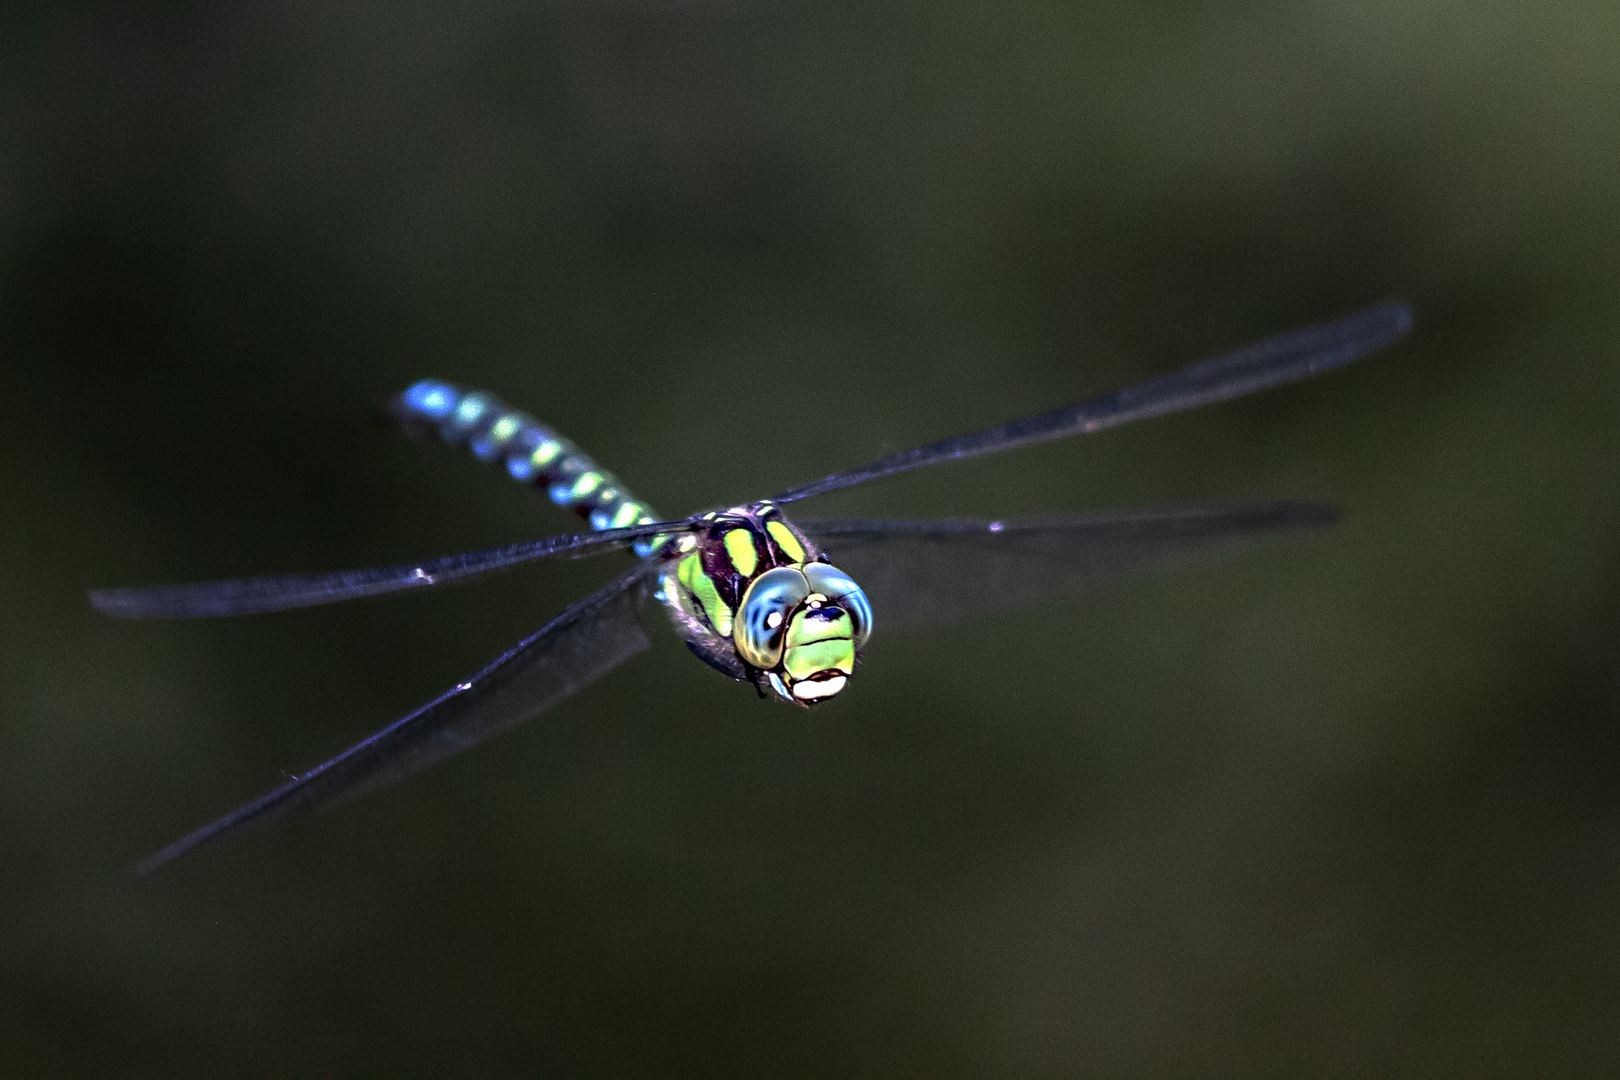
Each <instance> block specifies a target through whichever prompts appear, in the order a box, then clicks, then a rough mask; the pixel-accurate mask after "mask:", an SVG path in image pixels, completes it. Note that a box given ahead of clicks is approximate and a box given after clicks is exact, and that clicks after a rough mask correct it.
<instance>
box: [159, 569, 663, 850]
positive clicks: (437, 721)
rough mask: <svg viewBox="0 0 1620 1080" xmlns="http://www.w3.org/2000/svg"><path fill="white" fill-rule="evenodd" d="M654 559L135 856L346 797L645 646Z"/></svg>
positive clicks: (416, 766)
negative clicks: (382, 723)
mask: <svg viewBox="0 0 1620 1080" xmlns="http://www.w3.org/2000/svg"><path fill="white" fill-rule="evenodd" d="M656 570H657V564H656V563H655V562H653V561H651V560H649V561H645V562H642V563H640V564H638V565H637V566H636V567H635V568H633V569H631V570H629V571H627V572H625V573H624V574H621V575H620V576H619V577H618V578H616V579H614V580H613V581H611V582H609V583H608V584H607V585H605V586H603V587H602V588H600V589H598V590H597V591H596V592H594V593H592V594H591V595H590V596H588V597H586V598H585V599H584V600H581V601H580V602H578V603H577V604H574V605H572V606H571V607H569V608H568V609H567V610H566V611H564V612H563V613H562V614H561V615H559V616H557V617H556V618H555V619H553V620H551V622H549V623H547V624H546V625H545V626H543V627H541V628H540V630H538V631H537V632H535V633H534V634H533V635H532V636H530V637H528V638H525V639H524V640H523V641H520V642H519V643H518V644H517V645H515V646H513V647H512V648H511V649H509V650H508V651H507V652H506V653H505V655H503V656H501V657H500V658H499V659H497V660H496V661H495V662H494V663H492V664H490V665H489V666H488V667H486V668H484V670H482V671H480V672H479V673H478V674H476V675H474V676H473V677H472V678H471V679H468V680H467V681H466V682H463V683H460V684H458V685H457V686H455V687H454V688H452V689H451V690H449V691H447V692H446V693H444V694H442V695H440V696H439V697H438V698H436V699H434V700H433V701H430V702H428V703H427V704H426V705H423V706H422V707H421V708H419V709H417V710H416V711H415V712H413V713H411V714H410V715H408V716H406V717H404V718H403V719H401V720H397V721H395V722H394V723H392V724H390V725H389V726H388V727H385V728H383V729H382V730H381V731H379V732H377V733H376V734H375V735H372V736H371V737H369V738H367V739H365V740H363V741H361V742H359V743H356V744H355V745H354V746H351V747H349V749H347V750H345V751H343V753H341V754H339V755H338V756H337V757H335V758H333V759H331V760H330V761H328V762H326V763H325V764H323V765H318V766H316V767H315V768H313V769H311V770H310V771H309V772H307V773H304V774H303V775H301V776H295V777H293V778H292V779H291V780H289V781H287V782H286V783H285V784H282V785H281V786H280V787H278V788H276V789H275V790H274V791H271V792H269V793H268V794H266V795H264V796H262V797H260V798H258V799H255V800H254V801H252V802H250V803H247V804H246V805H244V806H241V807H238V808H237V809H236V810H233V811H231V812H230V813H229V814H226V815H225V816H224V817H222V818H220V819H219V820H217V821H215V822H213V823H211V824H209V825H205V826H204V827H202V828H201V829H198V830H197V831H196V832H194V833H191V834H190V835H189V836H185V837H183V838H181V839H180V840H177V841H176V842H174V843H173V844H170V845H169V846H168V847H166V848H164V849H163V850H162V851H160V852H158V853H157V854H155V855H153V856H151V857H150V858H148V859H146V860H145V861H144V862H142V863H141V864H140V865H139V866H138V867H137V868H136V869H137V872H138V873H140V874H147V873H150V872H152V871H153V870H156V869H157V868H158V867H160V866H162V865H164V864H165V863H168V862H170V861H172V860H174V859H176V858H179V857H180V856H181V855H184V854H185V853H186V852H188V851H190V850H191V849H192V848H195V847H197V846H198V845H199V844H203V843H206V842H207V841H209V840H212V839H214V838H215V837H217V836H220V835H222V834H224V833H227V832H230V831H232V830H234V829H236V828H238V827H239V826H242V825H246V824H248V823H250V822H253V823H262V822H269V821H275V820H279V819H281V818H286V817H291V816H292V815H294V814H298V813H302V812H304V811H306V810H316V809H321V808H324V807H327V806H332V805H334V804H337V803H341V802H346V801H348V800H349V799H352V798H355V797H357V796H359V795H362V794H364V793H366V792H368V791H371V790H373V789H375V788H379V787H383V786H385V785H387V784H392V783H394V782H395V781H398V780H403V779H405V778H406V777H408V776H410V775H412V774H413V773H417V772H420V771H421V770H423V769H425V768H427V767H428V766H430V765H433V764H435V763H437V762H439V761H442V760H443V759H445V758H447V757H450V756H451V755H453V754H458V753H460V752H461V751H463V750H466V749H467V748H469V747H471V746H474V745H476V744H477V743H480V742H483V741H484V740H485V739H488V738H489V737H491V736H493V735H498V734H500V733H501V732H503V731H506V730H508V729H510V728H513V727H516V726H517V725H519V724H521V723H523V722H524V721H527V720H531V719H533V718H534V717H536V716H538V715H540V714H541V713H543V712H545V711H546V710H547V709H549V708H551V707H552V706H554V705H556V704H558V703H559V702H561V701H563V700H564V699H566V698H568V697H570V696H571V695H573V694H576V693H578V692H579V691H580V690H582V689H584V688H585V687H586V686H589V685H590V684H591V683H593V682H595V681H596V680H597V679H599V678H601V677H602V676H603V675H606V674H607V673H608V672H609V671H611V670H613V668H615V667H617V666H618V665H619V664H621V663H623V662H624V661H626V660H628V659H630V658H631V657H632V656H635V655H636V654H638V653H640V652H642V651H643V650H644V649H646V648H647V647H648V646H649V644H650V641H649V639H648V637H647V633H646V630H645V629H644V628H643V626H642V624H641V619H640V609H641V606H642V603H643V600H644V599H645V596H646V585H647V582H648V581H649V580H650V579H651V577H652V575H653V573H654V572H655V571H656Z"/></svg>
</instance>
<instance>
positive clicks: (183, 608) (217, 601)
mask: <svg viewBox="0 0 1620 1080" xmlns="http://www.w3.org/2000/svg"><path fill="white" fill-rule="evenodd" d="M689 528H690V525H689V524H688V523H686V522H678V521H677V522H659V523H657V524H653V525H634V526H631V527H630V528H626V529H605V530H603V531H601V532H593V533H587V534H583V535H578V536H552V537H548V538H546V539H544V540H527V541H524V542H523V543H521V544H508V545H506V546H505V547H498V548H490V549H488V550H486V551H465V552H462V553H460V554H458V555H446V556H444V557H442V558H438V559H428V560H426V561H424V562H415V563H406V564H405V565H403V566H384V567H375V568H373V569H369V570H337V571H333V572H331V573H326V574H288V575H285V576H280V577H251V578H235V579H233V580H230V581H202V582H196V583H193V584H187V585H148V586H142V587H139V588H132V589H96V590H93V591H92V592H91V593H90V602H91V603H92V604H94V605H95V606H96V607H97V608H98V609H99V610H101V611H104V612H106V613H107V614H108V615H117V616H119V617H120V618H124V619H204V618H215V617H218V616H222V615H254V614H259V613H262V612H266V611H285V610H287V609H289V608H301V607H314V606H315V605H317V604H331V603H335V602H337V601H339V600H353V599H355V598H357V597H361V596H377V595H379V594H382V593H391V592H399V591H401V590H404V589H420V588H426V587H428V586H432V585H444V584H447V583H449V582H452V581H466V580H467V579H468V578H472V577H477V576H478V575H480V574H488V573H492V572H494V571H496V570H505V569H507V568H508V567H513V566H520V565H522V564H523V563H529V562H535V561H537V560H540V559H557V558H567V559H579V558H584V557H586V556H588V555H599V554H601V553H602V552H604V551H617V550H619V549H621V548H624V547H627V546H629V545H630V544H631V543H632V542H633V541H635V540H640V539H642V538H643V537H648V536H657V535H659V534H660V533H672V532H682V531H684V530H686V529H689Z"/></svg>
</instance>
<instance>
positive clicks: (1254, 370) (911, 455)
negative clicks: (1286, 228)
mask: <svg viewBox="0 0 1620 1080" xmlns="http://www.w3.org/2000/svg"><path fill="white" fill-rule="evenodd" d="M1411 328H1412V309H1411V308H1409V307H1407V306H1406V305H1405V304H1397V303H1385V304H1379V305H1378V306H1376V307H1371V308H1368V309H1367V310H1366V311H1363V312H1360V313H1359V314H1356V315H1351V316H1349V317H1348V318H1345V319H1340V320H1339V321H1338V322H1332V323H1325V324H1323V325H1321V326H1311V327H1307V328H1305V329H1303V330H1295V331H1293V332H1292V333H1288V334H1281V335H1279V336H1277V337H1273V338H1267V339H1266V340H1265V341H1261V342H1258V343H1256V344H1254V345H1250V346H1247V347H1246V348H1242V349H1238V350H1237V351H1236V352H1230V353H1226V354H1225V355H1223V356H1217V357H1213V358H1211V359H1208V360H1204V361H1202V362H1200V363H1197V364H1193V365H1192V366H1191V367H1185V368H1182V369H1181V370H1180V371H1175V372H1171V373H1170V374H1169V375H1161V376H1159V377H1158V378H1157V379H1149V380H1148V381H1147V382H1145V383H1140V384H1138V385H1136V386H1132V387H1128V388H1126V389H1124V390H1116V391H1114V392H1113V393H1111V394H1104V395H1102V396H1101V397H1095V398H1092V399H1090V400H1089V401H1082V402H1081V403H1080V404H1078V405H1069V406H1066V407H1065V408H1061V409H1053V410H1052V411H1051V412H1044V413H1041V414H1040V415H1038V416H1028V417H1025V418H1024V419H1022V420H1013V421H1011V422H1010V423H1006V424H1002V425H1001V426H1000V427H993V428H989V429H988V430H985V431H976V432H973V433H972V434H969V435H958V436H957V437H955V438H953V439H942V440H941V441H939V442H936V443H929V444H928V445H927V446H919V447H916V448H914V449H911V450H903V451H901V452H900V453H897V454H890V455H888V456H887V457H881V458H878V459H877V460H876V461H874V462H871V463H870V464H867V465H862V466H861V467H860V468H857V469H850V470H849V471H848V472H841V473H834V474H833V475H832V476H828V477H824V478H823V479H821V480H814V481H811V482H810V483H808V484H801V485H800V486H798V487H796V488H793V489H792V490H790V491H784V492H783V493H782V494H780V495H777V496H776V497H775V498H774V499H773V500H772V501H773V502H779V503H789V502H795V501H797V500H799V499H808V498H809V497H810V496H812V495H824V494H826V493H827V492H829V491H837V490H838V489H840V488H847V487H852V486H854V485H855V484H864V483H866V482H867V481H868V480H876V479H879V478H880V477H884V476H893V475H894V474H895V473H901V472H906V471H907V470H909V469H920V468H922V467H923V466H924V465H933V464H935V463H936V462H942V461H959V460H961V459H963V458H970V457H978V456H979V455H980V454H991V453H995V452H996V451H998V450H1007V449H1010V448H1012V447H1014V446H1022V445H1024V444H1025V443H1032V442H1040V441H1043V440H1045V439H1059V438H1062V437H1064V436H1066V435H1078V434H1080V433H1082V432H1087V431H1101V430H1102V429H1103V428H1109V427H1114V426H1115V425H1118V424H1127V423H1130V422H1131V421H1132V420H1142V419H1145V418H1147V417H1149V416H1161V415H1163V414H1165V413H1171V412H1177V411H1179V410H1181V409H1191V408H1194V407H1195V406H1198V405H1208V404H1210V403H1211V402H1216V401H1225V400H1226V399H1228V398H1235V397H1242V396H1244V395H1245V394H1252V393H1255V392H1256V391H1259V390H1265V389H1268V388H1269V387H1273V386H1281V385H1283V384H1284V383H1290V382H1293V381H1295V380H1296V379H1303V378H1305V377H1306V376H1307V375H1316V374H1318V373H1320V372H1323V371H1329V370H1331V369H1333V368H1336V367H1339V366H1341V365H1343V364H1348V363H1349V362H1350V361H1352V360H1355V359H1358V358H1360V357H1362V356H1365V355H1367V354H1368V353H1370V352H1373V351H1374V350H1377V349H1381V348H1383V347H1384V346H1386V345H1389V344H1391V343H1392V342H1395V341H1397V340H1399V339H1400V338H1402V337H1405V336H1406V333H1407V331H1409V330H1410V329H1411Z"/></svg>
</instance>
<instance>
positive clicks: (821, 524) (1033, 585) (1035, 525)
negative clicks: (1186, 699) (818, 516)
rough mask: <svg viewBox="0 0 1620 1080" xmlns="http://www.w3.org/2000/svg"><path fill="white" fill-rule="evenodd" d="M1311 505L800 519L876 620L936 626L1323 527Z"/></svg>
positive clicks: (1328, 519) (1324, 511) (1325, 517)
mask: <svg viewBox="0 0 1620 1080" xmlns="http://www.w3.org/2000/svg"><path fill="white" fill-rule="evenodd" d="M1337 516H1338V515H1337V512H1336V511H1334V510H1333V508H1332V507H1328V506H1322V505H1320V504H1315V503H1300V502H1264V503H1236V504H1210V505H1193V506H1172V507H1160V508H1153V509H1146V510H1114V511H1107V512H1103V513H1090V514H1068V515H1064V516H1060V517H1044V518H1027V519H1023V520H1012V521H959V520H945V521H905V520H894V521H883V520H873V521H868V520H858V519H837V520H800V521H798V522H797V524H798V525H799V527H800V528H802V529H803V530H804V531H805V532H806V533H807V534H808V535H809V536H810V538H811V539H812V540H814V541H815V542H816V543H817V544H818V545H821V546H822V547H823V549H824V550H825V551H826V553H827V557H828V558H829V559H831V560H832V561H833V562H834V563H835V564H836V565H837V566H838V567H839V568H840V569H842V570H844V571H846V572H847V573H848V574H850V576H852V577H853V578H854V579H855V580H856V581H857V582H859V583H860V586H861V588H862V589H864V590H865V591H866V594H867V597H868V598H869V599H870V600H871V602H872V609H873V614H874V622H875V623H876V626H877V630H878V632H879V633H882V632H884V631H886V630H890V629H909V628H922V627H935V626H943V625H950V624H952V623H958V622H963V621H966V620H968V619H973V618H978V617H982V616H986V615H992V614H996V613H999V612H1005V611H1012V610H1016V609H1018V608H1023V607H1028V606H1030V605H1033V604H1038V603H1041V602H1042V601H1045V600H1052V599H1059V598H1062V597H1067V596H1073V595H1076V594H1078V593H1083V592H1086V591H1088V590H1092V589H1096V588H1099V587H1101V586H1103V585H1106V584H1108V583H1109V582H1112V581H1115V580H1117V579H1119V578H1122V577H1126V576H1128V575H1130V574H1135V573H1140V572H1143V571H1147V570H1152V569H1159V568H1163V567H1167V566H1172V565H1175V564H1177V563H1180V562H1184V561H1187V560H1189V559H1191V558H1193V557H1195V556H1199V555H1203V554H1205V553H1208V552H1212V551H1214V550H1216V549H1219V548H1220V547H1222V546H1226V545H1229V544H1232V543H1234V542H1236V541H1240V540H1244V539H1247V538H1249V537H1253V536H1257V535H1261V534H1264V533H1271V532H1280V531H1287V530H1292V529H1307V528H1321V527H1324V526H1327V525H1330V524H1332V523H1333V522H1334V521H1335V520H1336V518H1337Z"/></svg>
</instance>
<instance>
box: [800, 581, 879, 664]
mask: <svg viewBox="0 0 1620 1080" xmlns="http://www.w3.org/2000/svg"><path fill="white" fill-rule="evenodd" d="M804 576H805V578H806V579H807V580H808V581H809V582H810V591H811V592H818V593H820V594H821V595H822V596H825V597H826V598H827V599H828V600H829V601H831V602H832V603H834V604H837V605H838V606H839V607H841V608H843V609H844V610H845V611H847V612H849V617H850V619H851V621H853V622H854V624H855V647H856V648H860V647H861V646H862V645H864V644H866V639H867V638H869V637H871V636H872V604H871V602H870V601H869V600H867V599H866V593H865V592H864V591H862V589H861V587H860V586H859V585H857V584H855V579H854V578H852V577H850V576H849V575H848V574H846V573H844V572H843V571H842V570H840V569H838V567H836V566H832V565H830V564H828V563H811V564H810V565H808V566H806V567H805V568H804Z"/></svg>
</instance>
